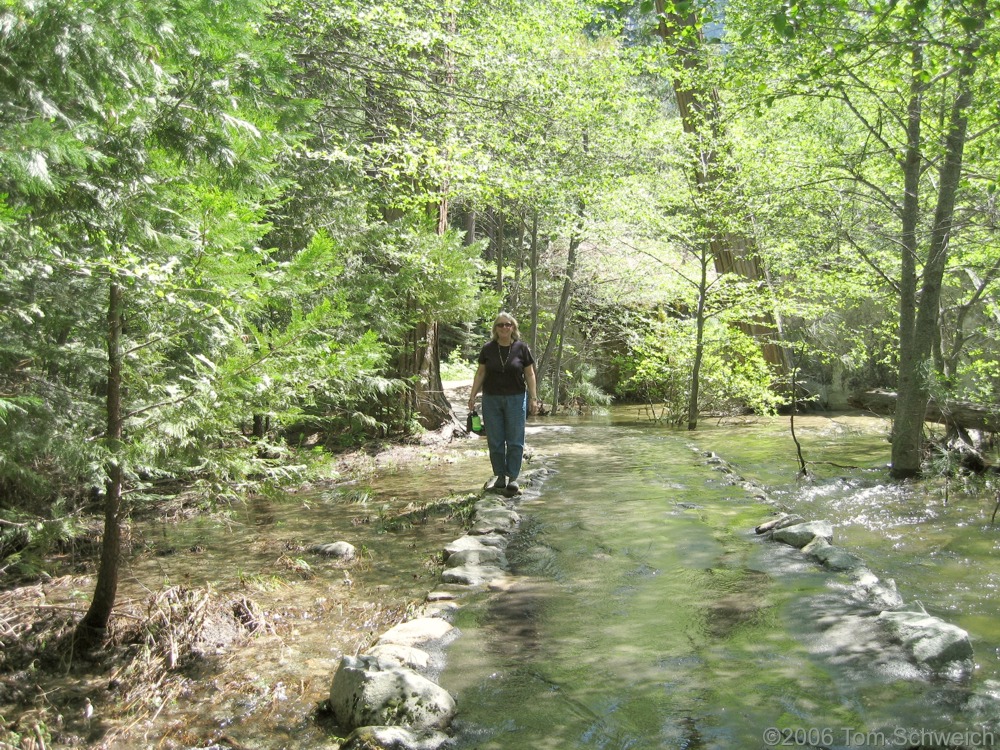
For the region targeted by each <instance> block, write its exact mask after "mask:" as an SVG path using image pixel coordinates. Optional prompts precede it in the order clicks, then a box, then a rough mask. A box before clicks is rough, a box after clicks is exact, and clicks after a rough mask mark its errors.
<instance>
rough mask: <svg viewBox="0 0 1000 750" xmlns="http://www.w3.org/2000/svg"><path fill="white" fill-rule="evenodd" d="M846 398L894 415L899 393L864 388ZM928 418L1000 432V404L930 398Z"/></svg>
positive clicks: (967, 428)
mask: <svg viewBox="0 0 1000 750" xmlns="http://www.w3.org/2000/svg"><path fill="white" fill-rule="evenodd" d="M847 402H848V403H849V404H850V405H851V406H853V407H854V408H855V409H864V410H865V411H871V412H874V413H876V414H882V415H886V416H892V414H893V413H894V412H895V411H896V394H895V393H893V392H892V391H880V390H875V391H865V392H863V393H855V394H852V395H851V396H850V397H849V398H848V399H847ZM925 418H926V419H927V420H928V421H930V422H939V423H940V424H944V425H948V426H949V427H961V428H963V429H966V430H982V431H983V432H1000V406H984V405H982V404H974V403H971V402H969V401H945V402H944V403H943V404H939V403H938V402H936V401H934V400H931V401H929V402H928V403H927V413H926V416H925Z"/></svg>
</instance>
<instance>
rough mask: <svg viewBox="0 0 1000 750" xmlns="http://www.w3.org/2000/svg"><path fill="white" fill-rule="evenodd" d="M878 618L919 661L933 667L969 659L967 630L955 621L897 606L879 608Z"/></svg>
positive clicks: (970, 652) (938, 668)
mask: <svg viewBox="0 0 1000 750" xmlns="http://www.w3.org/2000/svg"><path fill="white" fill-rule="evenodd" d="M877 620H878V622H879V623H881V624H882V625H883V626H884V627H885V628H886V629H887V630H888V632H889V634H890V636H891V637H892V638H893V639H894V640H896V641H898V642H899V643H901V644H902V645H903V647H904V648H905V649H906V650H907V651H909V652H910V653H911V654H912V655H913V658H914V659H916V661H917V662H918V663H920V664H926V665H927V666H928V667H930V668H931V669H933V670H942V669H944V668H946V667H949V666H951V665H953V664H956V663H962V662H971V660H972V643H971V642H970V641H969V634H968V633H966V632H965V631H964V630H962V629H961V628H960V627H958V626H957V625H952V624H951V623H949V622H945V621H944V620H942V619H940V618H938V617H934V616H933V615H929V614H927V613H926V612H906V611H898V610H897V611H894V612H882V613H881V614H879V615H878V617H877ZM957 666H961V664H957Z"/></svg>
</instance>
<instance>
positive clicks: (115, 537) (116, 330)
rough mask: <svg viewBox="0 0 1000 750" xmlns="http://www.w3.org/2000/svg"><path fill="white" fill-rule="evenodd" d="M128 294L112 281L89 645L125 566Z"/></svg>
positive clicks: (84, 625)
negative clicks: (100, 513) (100, 526)
mask: <svg viewBox="0 0 1000 750" xmlns="http://www.w3.org/2000/svg"><path fill="white" fill-rule="evenodd" d="M124 304H125V303H124V292H123V289H122V287H121V286H120V285H119V284H118V282H117V281H115V280H112V281H111V285H110V287H109V290H108V330H107V336H108V385H107V389H108V392H107V397H106V411H107V441H108V446H109V452H110V455H109V456H108V459H107V466H106V469H105V471H106V474H107V479H106V482H105V497H104V537H103V538H102V539H101V562H100V567H99V568H98V570H97V584H96V586H95V588H94V598H93V599H92V600H91V602H90V608H89V609H88V610H87V614H86V615H84V617H83V619H82V620H81V621H80V624H79V627H78V630H77V634H78V636H79V637H80V638H81V640H82V641H83V642H85V643H95V642H97V641H100V640H101V639H102V638H103V636H104V633H105V632H106V631H107V627H108V622H109V621H110V620H111V612H112V610H113V609H114V606H115V600H116V598H117V595H118V572H119V567H120V564H121V538H122V523H123V522H124V518H123V515H124V513H123V509H124V506H123V502H122V483H123V474H124V472H123V470H122V464H121V461H122V458H121V443H122V436H123V420H122V318H123V307H124Z"/></svg>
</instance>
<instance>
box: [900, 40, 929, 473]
mask: <svg viewBox="0 0 1000 750" xmlns="http://www.w3.org/2000/svg"><path fill="white" fill-rule="evenodd" d="M921 49H922V48H921V47H920V46H919V45H917V46H916V47H915V48H914V50H913V53H912V61H911V65H912V71H911V76H912V83H911V84H910V102H909V105H908V107H907V125H906V153H905V156H904V160H903V164H902V167H903V190H904V193H903V210H902V214H901V221H902V227H901V232H900V239H901V241H902V247H901V249H900V252H901V257H900V275H899V374H898V376H897V383H896V389H897V391H898V392H900V393H914V392H915V391H916V390H917V389H918V387H919V384H918V383H917V382H916V381H917V380H918V379H919V377H920V361H919V360H918V359H917V348H916V347H915V346H914V324H915V321H916V310H917V256H918V253H919V248H918V241H917V223H918V221H919V217H920V201H919V190H920V176H921V172H922V158H921V156H922V154H921V143H920V137H921V118H922V117H923V88H924V86H923V84H922V83H921V81H920V72H921V70H922V68H923V64H922V60H923V55H922V52H921ZM925 405H926V404H925ZM923 414H924V409H923V407H922V406H921V405H920V404H919V403H917V402H916V401H906V402H899V401H897V403H896V416H895V419H894V421H893V427H892V434H893V438H892V441H893V445H894V446H896V445H897V437H896V436H897V435H900V436H902V435H905V436H907V438H906V440H905V446H906V447H905V449H904V441H903V439H902V438H900V439H899V447H898V450H899V454H898V456H897V457H896V458H898V460H899V466H900V467H902V466H904V465H905V466H913V465H915V466H916V467H917V468H919V466H920V457H921V453H922V447H921V441H922V437H923V428H924V416H923ZM914 435H920V438H917V439H916V440H914V439H913V436H914ZM896 450H897V448H896V447H894V448H893V452H894V453H895V452H896ZM911 451H915V453H913V455H910V452H911ZM894 461H895V459H894Z"/></svg>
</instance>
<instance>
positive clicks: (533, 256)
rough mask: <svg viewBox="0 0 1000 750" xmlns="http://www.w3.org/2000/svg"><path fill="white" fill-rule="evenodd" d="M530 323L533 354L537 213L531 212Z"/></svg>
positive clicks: (536, 311)
mask: <svg viewBox="0 0 1000 750" xmlns="http://www.w3.org/2000/svg"><path fill="white" fill-rule="evenodd" d="M530 262H531V268H530V272H531V323H530V326H531V327H530V328H529V330H530V334H529V336H528V341H529V346H530V347H531V351H532V352H535V351H536V347H537V344H538V211H537V210H535V211H532V217H531V261H530Z"/></svg>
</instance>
